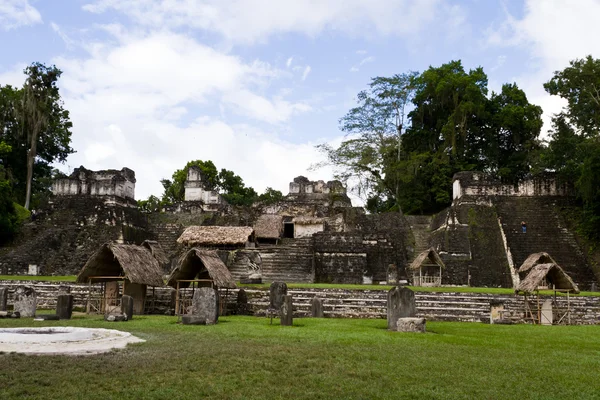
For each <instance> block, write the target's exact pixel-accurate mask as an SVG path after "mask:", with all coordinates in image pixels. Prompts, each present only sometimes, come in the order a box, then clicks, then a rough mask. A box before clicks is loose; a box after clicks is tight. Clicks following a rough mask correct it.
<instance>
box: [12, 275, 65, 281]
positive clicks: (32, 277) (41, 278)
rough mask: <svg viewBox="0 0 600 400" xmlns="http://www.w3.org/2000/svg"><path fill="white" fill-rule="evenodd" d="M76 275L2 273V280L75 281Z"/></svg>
mask: <svg viewBox="0 0 600 400" xmlns="http://www.w3.org/2000/svg"><path fill="white" fill-rule="evenodd" d="M75 278H77V276H76V275H56V276H54V275H48V276H42V275H0V281H43V282H75Z"/></svg>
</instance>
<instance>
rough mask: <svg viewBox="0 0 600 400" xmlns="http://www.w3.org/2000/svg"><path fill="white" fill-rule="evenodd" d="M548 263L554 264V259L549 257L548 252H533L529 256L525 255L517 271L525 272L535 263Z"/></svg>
mask: <svg viewBox="0 0 600 400" xmlns="http://www.w3.org/2000/svg"><path fill="white" fill-rule="evenodd" d="M548 263H554V264H556V261H554V259H553V258H552V257H550V254H548V253H544V252H540V253H533V254H530V255H529V257H527V259H526V260H525V261H524V262H523V264H521V266H520V267H519V272H527V271H529V270H530V269H531V268H533V267H534V266H535V265H537V264H548Z"/></svg>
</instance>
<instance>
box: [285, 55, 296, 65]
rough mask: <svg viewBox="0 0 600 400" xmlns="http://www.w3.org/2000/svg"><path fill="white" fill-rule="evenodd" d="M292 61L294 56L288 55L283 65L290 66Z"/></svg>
mask: <svg viewBox="0 0 600 400" xmlns="http://www.w3.org/2000/svg"><path fill="white" fill-rule="evenodd" d="M292 61H294V57H290V58H288V59H287V61H286V62H285V66H286V67H288V68H289V67H291V66H292Z"/></svg>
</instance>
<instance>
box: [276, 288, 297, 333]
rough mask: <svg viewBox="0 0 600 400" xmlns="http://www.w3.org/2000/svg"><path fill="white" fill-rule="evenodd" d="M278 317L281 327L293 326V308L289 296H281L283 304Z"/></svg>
mask: <svg viewBox="0 0 600 400" xmlns="http://www.w3.org/2000/svg"><path fill="white" fill-rule="evenodd" d="M279 317H280V318H281V325H284V326H292V325H293V324H294V307H293V304H292V295H291V294H286V295H285V296H283V304H282V305H281V311H280V313H279Z"/></svg>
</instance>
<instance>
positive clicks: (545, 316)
mask: <svg viewBox="0 0 600 400" xmlns="http://www.w3.org/2000/svg"><path fill="white" fill-rule="evenodd" d="M540 317H541V318H540V319H541V320H540V323H541V324H542V325H552V323H553V322H554V315H553V314H552V300H550V299H548V300H546V301H545V302H544V304H542V314H541V315H540Z"/></svg>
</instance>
